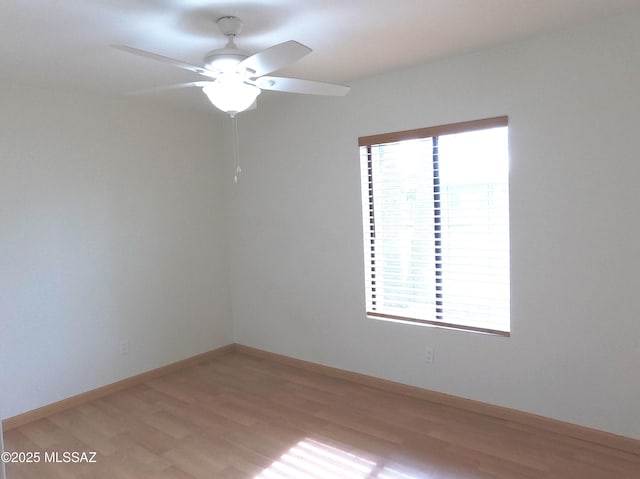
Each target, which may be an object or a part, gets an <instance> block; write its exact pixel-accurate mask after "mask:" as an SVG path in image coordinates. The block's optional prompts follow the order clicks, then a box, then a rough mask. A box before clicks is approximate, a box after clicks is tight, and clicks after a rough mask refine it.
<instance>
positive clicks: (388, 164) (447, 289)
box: [360, 117, 510, 335]
mask: <svg viewBox="0 0 640 479" xmlns="http://www.w3.org/2000/svg"><path fill="white" fill-rule="evenodd" d="M497 120H499V121H497ZM471 123H473V124H472V125H470V124H461V125H463V126H461V127H460V128H459V129H460V130H461V131H456V129H455V128H453V129H452V128H450V127H451V126H452V125H447V127H449V128H448V129H447V128H446V127H445V128H444V130H443V131H444V132H445V133H444V134H438V131H437V130H435V131H433V129H426V133H428V134H430V136H422V137H420V136H421V135H415V132H406V133H412V135H408V136H419V137H418V138H409V139H400V140H399V141H391V142H378V143H375V142H373V141H371V140H375V139H376V137H369V138H368V139H361V150H360V152H361V153H360V154H361V171H362V192H363V213H364V215H363V217H364V225H363V226H364V240H365V243H364V244H365V279H366V305H367V314H368V315H369V316H374V317H380V318H387V319H395V320H404V321H411V322H421V323H428V324H435V325H440V326H444V327H453V328H458V329H468V330H473V331H479V332H487V333H495V334H503V335H508V333H509V330H510V326H509V303H510V283H509V265H510V261H509V181H508V179H509V178H508V176H509V159H508V146H507V126H506V117H500V118H499V119H491V120H489V121H488V123H480V122H471ZM469 126H471V127H472V128H470V129H469V131H467V129H468V127H469ZM478 127H480V128H478ZM419 132H420V133H424V131H423V130H420V131H419ZM434 133H435V134H434ZM363 140H365V141H363ZM363 143H364V144H363Z"/></svg>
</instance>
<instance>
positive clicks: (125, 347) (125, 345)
mask: <svg viewBox="0 0 640 479" xmlns="http://www.w3.org/2000/svg"><path fill="white" fill-rule="evenodd" d="M120 354H122V355H123V356H126V355H127V354H129V340H128V339H125V340H123V341H120Z"/></svg>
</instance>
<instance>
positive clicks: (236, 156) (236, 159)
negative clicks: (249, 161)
mask: <svg viewBox="0 0 640 479" xmlns="http://www.w3.org/2000/svg"><path fill="white" fill-rule="evenodd" d="M231 123H232V127H233V169H234V171H233V175H234V177H233V180H234V182H236V183H237V182H238V175H239V174H240V173H242V168H240V141H239V139H238V115H237V114H235V115H233V116H232V117H231Z"/></svg>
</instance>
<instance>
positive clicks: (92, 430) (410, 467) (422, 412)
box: [5, 353, 640, 479]
mask: <svg viewBox="0 0 640 479" xmlns="http://www.w3.org/2000/svg"><path fill="white" fill-rule="evenodd" d="M5 449H6V450H7V451H16V452H17V451H23V452H26V451H34V452H35V451H37V452H40V454H41V462H39V463H36V464H8V471H7V472H8V477H7V479H66V478H74V479H75V478H78V479H80V478H82V479H102V478H105V479H106V478H109V479H119V478H122V479H129V478H131V479H134V478H135V479H147V478H149V479H151V478H154V479H156V478H158V479H163V478H167V479H194V478H203V479H204V478H206V479H211V478H214V479H217V478H221V479H226V478H234V479H235V478H237V479H240V478H242V479H244V478H255V479H284V478H296V479H297V478H304V479H307V478H319V479H328V478H337V479H342V478H353V479H357V478H363V479H364V478H371V479H373V478H379V479H418V478H429V479H488V478H492V479H494V478H495V479H573V478H575V479H638V478H640V456H637V455H633V454H630V453H625V452H621V451H618V450H615V449H608V448H605V447H602V446H597V445H594V444H591V443H588V442H582V441H579V440H577V439H571V438H567V437H564V436H561V435H556V434H553V433H548V432H543V431H538V430H535V429H533V428H529V427H525V426H518V425H516V424H512V423H508V422H506V421H502V420H500V419H495V418H490V417H486V416H481V415H478V414H474V413H470V412H464V411H461V410H458V409H454V408H449V407H447V406H443V405H436V404H432V403H429V402H426V401H422V400H419V399H414V398H410V397H406V396H401V395H397V394H394V393H389V392H384V391H380V390H376V389H372V388H368V387H365V386H362V385H358V384H354V383H351V382H348V381H345V380H342V379H336V378H331V377H328V376H324V375H321V374H317V373H313V372H309V371H304V370H302V369H297V368H294V367H291V366H287V365H283V364H279V363H276V362H272V361H268V360H263V359H258V358H255V357H251V356H247V355H244V354H239V353H233V354H229V355H226V356H223V357H221V358H218V359H215V360H211V361H207V362H205V363H202V364H199V365H196V366H192V367H189V368H187V369H184V370H181V371H178V372H174V373H171V374H168V375H166V376H163V377H160V378H156V379H152V380H149V381H146V382H145V383H144V384H141V385H137V386H134V387H131V388H129V389H126V390H123V391H120V392H117V393H113V394H111V395H109V396H106V397H104V398H101V399H97V400H94V401H92V402H89V403H86V404H83V405H80V406H77V407H75V408H73V409H70V410H67V411H64V412H60V413H57V414H54V415H52V416H50V417H48V418H46V419H41V420H38V421H35V422H33V423H30V424H27V425H24V426H22V427H19V428H17V429H14V430H11V431H8V432H7V433H6V435H5ZM52 451H58V452H64V451H68V452H72V451H78V452H82V451H85V452H90V451H95V452H96V453H97V454H96V461H97V462H96V463H80V464H73V463H67V464H65V463H45V462H44V460H43V459H44V453H45V452H47V453H51V452H52ZM60 457H62V456H60Z"/></svg>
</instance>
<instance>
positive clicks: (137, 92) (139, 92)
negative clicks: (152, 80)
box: [127, 80, 213, 95]
mask: <svg viewBox="0 0 640 479" xmlns="http://www.w3.org/2000/svg"><path fill="white" fill-rule="evenodd" d="M210 83H213V81H206V80H203V81H191V82H187V83H176V84H175V85H161V86H155V87H151V88H145V89H143V90H135V91H131V92H128V93H127V95H144V94H146V93H155V92H157V91H167V90H177V89H179V88H190V87H194V86H195V87H204V86H207V85H209V84H210Z"/></svg>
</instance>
